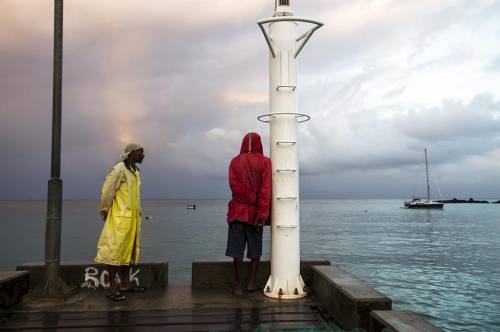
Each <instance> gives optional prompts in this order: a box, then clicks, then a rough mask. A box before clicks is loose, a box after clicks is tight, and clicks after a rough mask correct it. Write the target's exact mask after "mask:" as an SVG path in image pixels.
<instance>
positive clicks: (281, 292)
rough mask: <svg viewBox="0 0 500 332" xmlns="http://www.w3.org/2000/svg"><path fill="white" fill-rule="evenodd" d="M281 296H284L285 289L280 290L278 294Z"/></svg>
mask: <svg viewBox="0 0 500 332" xmlns="http://www.w3.org/2000/svg"><path fill="white" fill-rule="evenodd" d="M278 295H279V296H283V289H281V288H280V291H279V292H278Z"/></svg>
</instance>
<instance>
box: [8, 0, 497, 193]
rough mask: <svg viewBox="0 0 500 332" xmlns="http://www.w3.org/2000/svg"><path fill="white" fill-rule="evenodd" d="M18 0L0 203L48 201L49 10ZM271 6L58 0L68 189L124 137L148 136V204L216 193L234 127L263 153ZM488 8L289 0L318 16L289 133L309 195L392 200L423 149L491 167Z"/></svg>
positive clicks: (83, 188)
mask: <svg viewBox="0 0 500 332" xmlns="http://www.w3.org/2000/svg"><path fill="white" fill-rule="evenodd" d="M27 2H29V1H26V2H24V5H21V4H20V2H18V1H15V0H4V1H2V2H1V3H0V21H1V22H3V23H2V25H3V29H0V43H1V47H0V100H1V104H0V116H1V122H0V149H1V151H3V154H4V156H5V157H6V159H7V160H8V162H7V163H4V165H3V166H2V173H3V174H4V177H3V178H2V187H3V188H4V190H3V191H2V193H1V194H0V199H7V198H35V199H38V198H42V197H44V195H45V192H46V181H47V179H48V177H49V165H50V161H49V158H50V125H51V123H50V121H51V94H52V92H51V89H52V82H51V79H52V68H51V63H52V24H53V20H52V10H53V8H52V6H51V5H50V6H49V5H48V3H49V2H40V1H34V0H33V1H30V2H29V4H30V6H26V5H25V4H26V3H27ZM272 3H273V2H272V1H267V0H262V1H251V2H250V1H248V2H241V3H238V5H236V4H235V2H234V1H222V0H220V1H212V2H206V1H195V0H191V1H176V0H171V1H159V0H151V1H148V2H143V1H135V0H122V1H117V0H116V1H106V2H103V1H97V0H90V1H83V0H74V1H71V2H69V1H68V2H66V3H65V35H64V37H65V49H64V56H65V57H64V81H63V82H64V86H63V146H62V148H63V150H62V167H63V168H62V176H63V179H64V183H65V197H67V198H81V197H83V198H95V197H97V195H98V193H99V190H100V185H101V182H102V180H103V178H104V175H105V173H106V171H107V170H108V169H109V168H110V167H111V166H112V165H113V163H114V162H115V161H116V159H117V158H118V156H119V154H120V152H121V149H122V148H123V146H124V144H126V143H128V142H129V141H138V142H140V143H142V144H144V145H145V147H146V160H145V162H144V164H143V165H142V169H143V176H144V191H145V192H144V194H145V197H155V198H161V197H227V195H228V190H227V185H226V181H227V179H226V172H227V164H228V161H229V160H230V158H231V157H232V156H233V155H234V154H235V153H237V152H238V151H239V146H240V143H241V138H242V136H243V134H244V133H245V132H247V131H258V132H260V133H261V134H262V136H263V139H264V144H265V149H266V151H267V152H268V150H269V149H268V143H267V142H268V130H269V129H268V126H267V125H265V124H261V123H259V122H257V121H256V117H257V116H258V115H260V114H264V113H267V112H268V102H267V98H268V97H267V96H268V78H267V75H268V74H267V72H268V54H267V52H268V50H267V46H266V44H265V42H264V40H263V36H262V35H261V33H260V31H259V29H258V27H257V25H256V23H255V22H256V20H257V19H259V18H263V17H267V16H270V15H271V11H272ZM498 3H499V2H498V1H480V0H478V1H459V0H455V1H450V2H446V3H436V2H435V1H428V0H426V1H419V2H394V1H363V0H357V1H352V2H345V1H340V0H339V1H332V0H314V1H310V0H307V1H306V0H296V1H294V2H293V5H294V11H295V12H296V14H297V15H300V16H310V17H315V18H318V19H320V20H322V21H324V22H325V23H326V24H325V26H324V27H323V28H322V29H321V30H319V31H318V33H316V34H315V35H314V36H313V38H312V39H311V41H310V44H309V45H308V46H307V47H306V48H305V49H304V51H303V52H302V53H301V58H300V79H299V81H300V83H299V84H300V89H299V103H300V110H301V111H302V112H304V113H309V114H311V115H312V118H313V119H312V121H311V122H309V123H306V124H304V125H303V126H301V127H300V135H301V136H300V137H301V138H300V139H301V142H300V157H301V168H302V173H303V174H304V177H305V179H307V182H306V183H304V179H303V180H302V189H303V191H304V193H305V194H306V195H308V194H310V195H311V196H321V195H324V196H329V195H338V196H342V193H344V194H345V195H347V196H353V197H354V196H356V195H361V196H363V195H365V196H366V195H377V193H378V195H382V196H383V195H386V196H387V195H389V196H390V195H398V194H400V193H401V190H400V189H401V188H398V186H397V185H387V183H389V182H390V183H395V182H398V181H400V182H401V183H402V186H404V183H405V181H406V180H405V179H406V178H407V177H408V176H410V175H411V174H412V173H413V172H414V171H415V169H416V167H417V166H418V165H420V164H421V162H422V151H423V148H424V147H431V157H432V160H433V164H435V167H442V169H447V170H450V172H451V171H452V172H455V173H457V174H462V175H463V174H467V172H469V171H470V170H474V171H476V172H486V171H490V170H491V167H493V166H492V165H496V163H497V162H498V160H500V159H499V156H498V154H497V153H496V151H497V149H498V148H499V146H498V143H499V142H498V138H497V134H496V133H497V132H498V129H499V124H498V121H499V120H498V119H499V115H498V105H499V102H498V98H499V95H500V91H498V88H497V87H498V86H500V85H498V84H495V83H499V82H498V71H496V70H495V69H494V67H495V64H496V62H495V61H494V62H493V65H491V61H492V59H494V58H495V56H497V54H498V51H497V50H496V49H495V47H494V46H493V45H498V35H495V34H494V33H491V32H492V31H499V29H500V24H499V23H498V20H496V16H495V15H492V13H493V12H498V11H499V6H498ZM193 8H195V9H196V10H193ZM497 62H498V61H497ZM489 65H490V67H488V66H489ZM480 68H483V69H480ZM484 68H486V69H484ZM457 75H460V77H459V78H458V79H457ZM458 81H460V84H458ZM450 163H454V164H453V165H451V164H450ZM455 181H458V182H460V181H461V180H455ZM490 181H491V179H486V178H482V179H479V180H477V181H476V183H474V184H471V183H470V182H463V183H464V187H467V188H476V189H477V188H480V187H481V185H483V186H484V188H490V187H489V182H490ZM445 182H446V184H447V185H448V186H450V187H453V188H460V185H459V184H457V183H456V182H453V180H452V179H451V178H446V181H445ZM349 183H350V185H349ZM384 183H385V184H384ZM477 183H479V184H477ZM367 187H369V188H370V189H367ZM332 188H333V189H332ZM485 190H486V189H485ZM488 190H489V189H488Z"/></svg>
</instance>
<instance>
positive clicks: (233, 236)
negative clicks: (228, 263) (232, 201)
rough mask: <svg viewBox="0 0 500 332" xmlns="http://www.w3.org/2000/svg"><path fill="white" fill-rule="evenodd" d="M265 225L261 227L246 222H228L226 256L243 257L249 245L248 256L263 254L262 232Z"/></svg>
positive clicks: (255, 256) (256, 256)
mask: <svg viewBox="0 0 500 332" xmlns="http://www.w3.org/2000/svg"><path fill="white" fill-rule="evenodd" d="M263 228H264V227H260V228H259V229H258V228H257V227H256V226H254V225H250V224H247V223H246V222H241V221H233V222H230V223H229V224H228V229H227V249H226V256H229V257H233V258H243V255H244V253H245V246H247V258H250V259H252V258H259V257H261V256H262V234H263V233H264V230H263Z"/></svg>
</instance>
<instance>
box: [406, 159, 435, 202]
mask: <svg viewBox="0 0 500 332" xmlns="http://www.w3.org/2000/svg"><path fill="white" fill-rule="evenodd" d="M424 153H425V174H426V178H427V199H424V198H417V197H413V196H412V199H411V200H409V201H405V203H404V206H405V208H407V209H442V208H443V205H444V204H443V203H442V202H437V201H432V200H431V195H430V187H429V167H428V164H427V149H425V150H424Z"/></svg>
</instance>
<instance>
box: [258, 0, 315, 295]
mask: <svg viewBox="0 0 500 332" xmlns="http://www.w3.org/2000/svg"><path fill="white" fill-rule="evenodd" d="M257 23H258V25H259V27H260V29H261V30H262V32H263V33H264V37H265V39H266V42H267V45H268V46H269V51H270V56H269V100H270V107H269V109H270V110H269V114H265V115H261V116H259V120H260V121H263V122H267V123H269V124H270V130H271V159H272V164H273V168H272V171H273V189H272V203H271V218H272V221H271V227H272V228H271V276H270V277H269V280H268V281H267V284H266V286H265V287H264V294H265V295H266V296H269V297H273V298H279V299H295V298H301V297H304V296H306V295H307V293H306V292H305V291H304V281H303V280H302V277H301V276H300V237H299V163H298V156H297V143H298V142H297V123H301V122H305V121H307V120H309V116H307V115H305V114H301V113H299V112H298V106H297V57H298V55H299V54H300V52H301V51H302V48H303V47H304V46H305V45H306V43H307V41H308V40H309V38H310V37H311V35H312V34H313V33H314V31H316V30H317V29H319V28H320V27H321V26H322V25H323V24H322V23H320V22H317V21H315V20H313V19H309V18H303V17H297V16H293V14H292V7H291V5H290V0H275V11H274V15H273V17H271V18H267V19H263V20H260V21H258V22H257ZM301 25H306V26H307V27H308V28H309V29H308V30H306V31H305V32H304V33H299V28H300V26H301Z"/></svg>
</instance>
